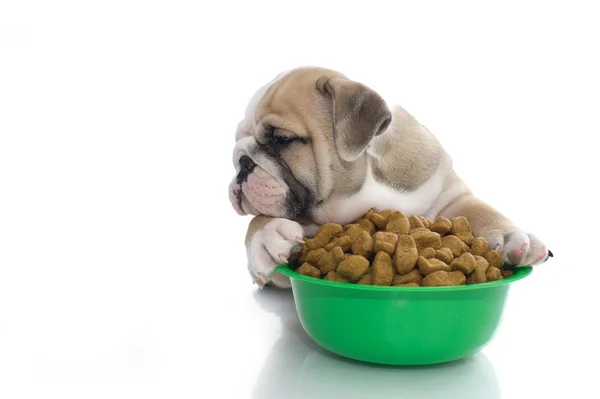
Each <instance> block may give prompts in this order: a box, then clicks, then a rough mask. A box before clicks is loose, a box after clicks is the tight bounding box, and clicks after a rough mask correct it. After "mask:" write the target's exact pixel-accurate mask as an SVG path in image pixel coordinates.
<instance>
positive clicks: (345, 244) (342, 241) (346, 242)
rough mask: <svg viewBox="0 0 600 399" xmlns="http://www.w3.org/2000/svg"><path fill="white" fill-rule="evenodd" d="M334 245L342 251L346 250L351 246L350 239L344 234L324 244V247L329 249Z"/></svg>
mask: <svg viewBox="0 0 600 399" xmlns="http://www.w3.org/2000/svg"><path fill="white" fill-rule="evenodd" d="M334 247H341V248H342V251H344V252H348V251H350V248H352V239H351V238H350V237H348V236H346V235H344V236H341V237H338V238H335V239H334V240H333V241H331V242H330V243H329V244H327V245H325V249H326V250H328V251H331V250H332V249H333V248H334Z"/></svg>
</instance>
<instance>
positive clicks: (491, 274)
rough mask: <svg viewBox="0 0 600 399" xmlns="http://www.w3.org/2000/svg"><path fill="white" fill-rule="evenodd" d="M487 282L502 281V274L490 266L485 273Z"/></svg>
mask: <svg viewBox="0 0 600 399" xmlns="http://www.w3.org/2000/svg"><path fill="white" fill-rule="evenodd" d="M485 277H486V278H487V281H496V280H502V272H501V271H500V269H498V268H497V267H493V266H490V267H489V268H488V269H487V271H486V272H485Z"/></svg>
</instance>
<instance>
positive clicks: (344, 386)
mask: <svg viewBox="0 0 600 399" xmlns="http://www.w3.org/2000/svg"><path fill="white" fill-rule="evenodd" d="M255 299H256V301H257V302H258V303H259V305H260V306H261V307H262V308H263V309H264V310H265V311H268V312H270V313H273V314H275V315H277V316H278V317H279V318H280V319H281V322H282V336H281V338H280V339H279V341H278V342H277V343H276V344H275V346H274V347H273V349H272V350H271V354H270V355H269V357H268V358H267V360H266V362H265V365H264V367H263V369H262V370H261V372H260V375H259V376H258V378H257V380H256V383H255V385H254V390H253V395H252V397H253V398H254V399H271V398H273V399H280V398H315V399H318V398H332V397H340V398H345V399H348V398H350V399H351V398H361V399H364V398H399V397H406V398H411V399H418V398H428V399H435V398H447V397H457V398H461V399H469V398H473V399H481V398H486V399H495V398H500V389H499V384H498V380H497V377H496V372H495V370H494V367H493V365H492V364H491V362H490V361H489V360H488V359H487V358H486V357H485V355H483V354H482V353H478V354H476V355H474V356H471V357H469V358H467V359H463V360H460V361H457V362H453V363H448V364H443V365H437V366H430V367H423V368H398V367H386V366H377V365H370V364H364V363H360V362H355V361H352V360H347V359H344V358H341V357H338V356H336V355H333V354H331V353H329V352H327V351H325V350H324V349H322V348H320V347H319V346H318V345H316V344H315V343H314V342H313V341H312V340H311V339H310V337H308V335H307V334H306V333H305V332H304V330H303V329H302V326H301V324H300V321H299V320H298V316H297V313H296V308H295V304H294V299H293V296H292V293H291V292H290V291H282V290H278V289H275V288H272V289H264V290H260V291H256V292H255Z"/></svg>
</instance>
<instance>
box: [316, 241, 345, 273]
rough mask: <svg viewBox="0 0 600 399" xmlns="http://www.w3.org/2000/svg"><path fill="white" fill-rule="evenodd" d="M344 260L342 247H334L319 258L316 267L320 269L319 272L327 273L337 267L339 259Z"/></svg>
mask: <svg viewBox="0 0 600 399" xmlns="http://www.w3.org/2000/svg"><path fill="white" fill-rule="evenodd" d="M343 260H344V251H342V248H340V247H335V248H333V250H332V251H331V252H329V253H328V254H327V255H326V256H323V257H322V258H321V259H319V261H318V263H317V267H318V268H319V270H321V274H327V273H329V272H330V271H332V270H335V269H337V267H338V265H339V264H340V262H341V261H343Z"/></svg>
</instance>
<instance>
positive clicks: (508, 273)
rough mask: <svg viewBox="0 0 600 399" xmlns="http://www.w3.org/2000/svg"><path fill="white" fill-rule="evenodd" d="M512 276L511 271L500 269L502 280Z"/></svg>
mask: <svg viewBox="0 0 600 399" xmlns="http://www.w3.org/2000/svg"><path fill="white" fill-rule="evenodd" d="M514 274H515V272H513V271H512V270H508V269H502V277H504V278H507V277H512V276H513V275H514Z"/></svg>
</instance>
